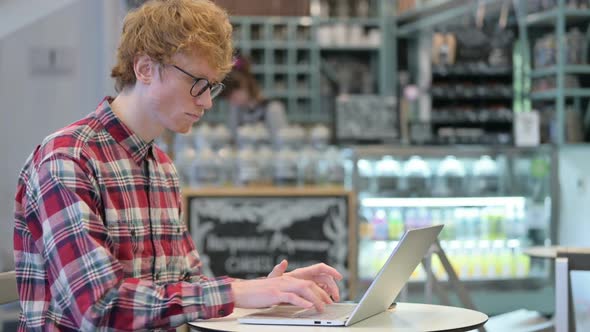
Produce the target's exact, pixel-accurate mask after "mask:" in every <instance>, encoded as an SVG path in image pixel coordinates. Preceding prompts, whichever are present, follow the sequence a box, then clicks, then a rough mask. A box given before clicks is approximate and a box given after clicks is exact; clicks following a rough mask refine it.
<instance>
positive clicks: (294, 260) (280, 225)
mask: <svg viewBox="0 0 590 332" xmlns="http://www.w3.org/2000/svg"><path fill="white" fill-rule="evenodd" d="M347 205H348V202H347V196H342V197H331V196H330V197H305V198H303V197H283V196H278V197H277V196H272V197H250V196H246V197H200V196H195V197H190V199H189V207H188V211H187V212H188V213H189V224H190V227H191V234H192V237H193V240H194V241H195V244H196V246H197V249H198V251H199V254H200V256H201V261H202V263H203V273H205V274H206V275H209V276H220V275H230V276H232V277H236V278H255V277H260V276H265V275H267V274H268V273H269V272H270V271H271V270H272V268H273V267H274V266H275V264H277V263H278V262H280V261H281V260H282V259H283V258H287V259H288V260H289V270H292V269H295V268H298V267H303V266H308V265H311V264H315V263H320V262H324V263H327V264H329V265H331V266H333V267H335V268H336V269H338V270H339V271H340V272H341V273H343V274H344V275H345V280H344V281H343V282H346V280H347V279H348V275H347V271H348V264H347V259H348V250H349V249H348V240H349V239H348V236H349V230H348V227H349V226H348V217H349V216H348V206H347Z"/></svg>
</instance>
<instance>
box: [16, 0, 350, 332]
mask: <svg viewBox="0 0 590 332" xmlns="http://www.w3.org/2000/svg"><path fill="white" fill-rule="evenodd" d="M231 30H232V29H231V25H230V23H229V20H228V16H227V14H226V13H225V11H223V10H222V9H220V8H219V7H217V6H216V5H215V4H213V3H212V2H210V1H207V0H160V1H157V0H152V1H148V2H147V3H146V4H144V5H143V6H141V7H140V8H138V9H137V10H134V11H131V12H129V13H128V15H127V16H126V18H125V21H124V26H123V31H122V35H121V40H120V44H119V48H118V53H117V62H116V65H115V66H114V68H113V69H112V73H111V75H112V77H113V78H114V79H115V86H116V90H117V92H118V95H117V96H116V97H114V98H113V97H106V98H105V99H104V100H103V101H102V102H101V103H100V104H99V105H98V107H97V108H96V110H95V111H94V112H92V113H90V114H89V115H87V116H86V117H84V118H83V119H81V120H79V121H77V122H75V123H73V124H70V125H68V126H66V127H64V128H62V129H61V130H59V131H57V132H55V133H53V134H51V135H49V136H48V137H46V138H45V139H44V140H43V142H42V143H41V144H40V145H39V146H38V147H37V148H36V149H35V150H34V151H33V153H32V154H31V155H30V156H29V158H28V159H27V161H26V163H25V165H24V167H23V169H22V171H21V173H20V176H19V179H18V184H17V192H16V197H15V212H14V215H15V226H14V258H15V264H16V274H17V288H18V292H19V296H20V306H21V310H22V311H21V315H20V322H19V328H18V329H19V331H42V330H43V331H57V330H59V331H74V330H75V331H98V330H100V331H106V330H108V331H119V330H125V331H130V330H146V329H171V328H174V327H176V326H178V325H181V324H183V323H186V322H188V321H193V320H196V319H208V318H214V317H221V316H226V315H229V314H230V313H231V312H232V311H233V308H234V307H243V308H259V307H268V306H271V305H274V304H278V303H291V304H294V305H297V306H301V307H306V308H311V307H315V308H316V309H317V310H320V311H321V310H323V308H324V305H325V304H327V303H332V302H333V300H332V299H331V297H332V298H334V300H338V299H339V290H338V286H337V284H336V281H337V280H340V279H341V278H342V276H341V275H340V273H338V271H336V270H335V269H333V268H332V267H330V266H327V265H325V264H316V265H312V266H308V267H304V268H300V269H296V270H293V271H291V272H288V273H286V272H285V271H286V269H287V264H288V262H287V261H282V262H281V263H279V264H278V265H277V266H276V267H275V268H274V269H273V271H271V272H270V274H269V275H268V277H266V278H261V279H255V280H236V279H232V278H229V277H218V278H209V277H207V276H204V275H202V274H201V261H200V258H199V253H198V252H197V251H196V249H195V245H194V243H193V241H192V238H191V235H190V234H189V233H188V231H187V228H186V226H185V224H184V222H183V218H182V213H183V211H182V206H181V202H182V198H181V193H180V188H179V179H178V175H177V173H176V170H175V167H174V166H173V164H172V162H171V160H170V159H169V157H168V156H167V155H166V154H165V153H164V152H163V151H162V150H160V149H159V148H158V147H157V146H156V145H155V144H154V139H156V138H157V137H158V136H159V135H161V134H162V133H163V131H164V130H165V129H169V130H171V131H173V132H176V133H186V132H188V131H189V130H191V128H192V126H193V125H194V124H195V123H196V122H197V121H199V119H200V118H201V117H202V116H203V114H204V113H205V112H206V110H207V109H209V108H211V106H212V100H213V98H215V97H216V96H217V95H218V94H219V93H220V91H221V90H222V89H223V85H222V84H221V83H220V82H221V81H222V80H223V78H224V76H225V75H226V74H227V72H229V71H230V69H231V66H232V53H233V47H232V42H231V37H232V31H231Z"/></svg>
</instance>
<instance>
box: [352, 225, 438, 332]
mask: <svg viewBox="0 0 590 332" xmlns="http://www.w3.org/2000/svg"><path fill="white" fill-rule="evenodd" d="M442 228H443V225H436V226H431V227H424V228H416V229H411V230H409V231H407V232H405V233H404V235H403V236H402V238H401V240H400V241H399V243H398V245H397V246H396V247H395V249H394V250H393V252H392V253H391V254H390V255H389V258H388V259H387V261H386V262H385V264H384V265H383V267H382V268H381V271H379V273H378V274H377V276H376V277H375V279H374V280H373V282H372V283H371V285H370V286H369V289H367V291H366V292H365V294H364V295H363V297H362V298H361V300H360V302H359V303H358V305H357V306H356V308H355V309H354V311H353V312H352V314H351V315H350V316H349V317H348V320H347V321H346V323H345V325H346V326H349V325H352V324H354V323H356V322H358V321H361V320H363V319H366V318H368V317H371V316H374V315H376V314H378V313H381V312H384V311H385V310H387V309H388V308H389V306H390V305H391V304H392V303H393V301H394V300H395V298H396V297H397V295H398V294H399V292H400V291H401V289H402V288H403V287H404V285H405V284H406V282H407V281H408V279H410V276H411V275H412V272H414V269H416V266H418V264H420V262H421V261H422V258H423V257H424V256H425V255H426V253H427V252H428V249H429V248H430V245H432V243H434V241H435V240H436V238H437V237H438V234H439V233H440V231H441V230H442Z"/></svg>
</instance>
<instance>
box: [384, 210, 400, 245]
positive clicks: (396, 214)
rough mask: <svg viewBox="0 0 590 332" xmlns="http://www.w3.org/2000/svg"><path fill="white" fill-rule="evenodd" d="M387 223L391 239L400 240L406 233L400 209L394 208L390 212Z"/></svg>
mask: <svg viewBox="0 0 590 332" xmlns="http://www.w3.org/2000/svg"><path fill="white" fill-rule="evenodd" d="M387 223H388V224H389V239H390V240H399V239H400V237H401V235H402V234H403V232H404V221H403V219H402V213H401V211H400V209H398V208H393V209H391V210H390V211H389V215H388V219H387Z"/></svg>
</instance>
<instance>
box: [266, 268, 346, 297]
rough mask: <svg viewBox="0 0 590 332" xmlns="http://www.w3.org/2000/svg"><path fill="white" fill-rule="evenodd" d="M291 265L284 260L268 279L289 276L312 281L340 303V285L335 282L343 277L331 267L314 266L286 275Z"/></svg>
mask: <svg viewBox="0 0 590 332" xmlns="http://www.w3.org/2000/svg"><path fill="white" fill-rule="evenodd" d="M288 265H289V263H288V262H287V260H286V259H283V260H282V261H281V262H280V263H279V264H277V265H276V266H275V267H274V268H273V269H272V271H271V272H270V273H269V274H268V278H274V277H280V276H283V275H285V276H289V277H293V278H297V279H303V280H310V281H313V282H314V283H315V284H316V285H318V286H319V287H320V288H322V289H323V290H324V291H326V292H327V293H328V294H329V295H330V296H331V297H332V299H333V300H334V301H340V292H339V290H338V285H337V284H336V281H334V280H342V275H341V274H340V273H339V272H338V271H336V269H334V268H333V267H331V266H328V265H326V264H324V263H320V264H314V265H311V266H308V267H303V268H299V269H296V270H293V271H291V272H287V273H285V271H286V270H287V266H288Z"/></svg>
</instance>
